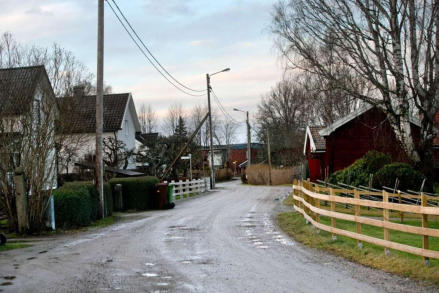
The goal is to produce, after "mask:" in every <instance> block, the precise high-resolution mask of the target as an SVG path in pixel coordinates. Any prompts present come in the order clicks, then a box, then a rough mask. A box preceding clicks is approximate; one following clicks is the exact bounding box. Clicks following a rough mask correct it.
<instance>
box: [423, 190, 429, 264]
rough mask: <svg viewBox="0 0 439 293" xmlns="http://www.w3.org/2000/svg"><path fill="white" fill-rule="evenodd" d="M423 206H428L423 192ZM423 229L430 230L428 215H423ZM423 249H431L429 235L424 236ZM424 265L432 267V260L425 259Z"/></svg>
mask: <svg viewBox="0 0 439 293" xmlns="http://www.w3.org/2000/svg"><path fill="white" fill-rule="evenodd" d="M421 205H422V206H423V207H426V206H427V196H426V195H425V194H424V193H423V192H421ZM422 228H428V215H426V214H422ZM422 248H423V249H429V243H428V235H423V237H422ZM424 264H425V265H426V266H429V265H430V259H429V258H428V257H424Z"/></svg>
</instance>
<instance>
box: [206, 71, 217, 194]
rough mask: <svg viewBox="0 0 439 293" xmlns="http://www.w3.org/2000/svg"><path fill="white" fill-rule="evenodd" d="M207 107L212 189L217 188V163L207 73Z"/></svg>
mask: <svg viewBox="0 0 439 293" xmlns="http://www.w3.org/2000/svg"><path fill="white" fill-rule="evenodd" d="M206 81H207V107H208V109H209V140H210V189H214V188H215V163H214V161H213V134H212V109H211V107H210V76H209V73H206Z"/></svg>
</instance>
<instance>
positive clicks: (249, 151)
mask: <svg viewBox="0 0 439 293" xmlns="http://www.w3.org/2000/svg"><path fill="white" fill-rule="evenodd" d="M233 111H238V112H243V113H246V114H247V166H250V165H251V161H252V153H251V152H252V149H251V144H252V143H251V135H250V121H249V118H248V111H243V110H240V109H237V108H233Z"/></svg>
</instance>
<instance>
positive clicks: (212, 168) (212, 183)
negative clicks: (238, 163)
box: [206, 68, 230, 189]
mask: <svg viewBox="0 0 439 293" xmlns="http://www.w3.org/2000/svg"><path fill="white" fill-rule="evenodd" d="M226 71H230V68H225V69H223V70H220V71H218V72H215V73H212V74H210V75H209V73H206V81H207V106H208V108H209V136H210V165H211V166H210V189H214V188H215V163H214V161H213V135H212V109H211V107H210V90H211V87H210V77H211V76H213V75H215V74H218V73H221V72H226Z"/></svg>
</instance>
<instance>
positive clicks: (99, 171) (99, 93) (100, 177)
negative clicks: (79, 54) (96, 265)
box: [96, 0, 105, 218]
mask: <svg viewBox="0 0 439 293" xmlns="http://www.w3.org/2000/svg"><path fill="white" fill-rule="evenodd" d="M97 57H98V60H97V74H96V188H97V190H98V194H99V199H100V208H101V211H102V218H104V217H105V204H104V182H103V181H104V172H103V169H104V166H103V161H102V131H103V125H104V123H103V121H104V119H103V112H104V110H103V109H104V96H103V87H104V0H98V56H97Z"/></svg>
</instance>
